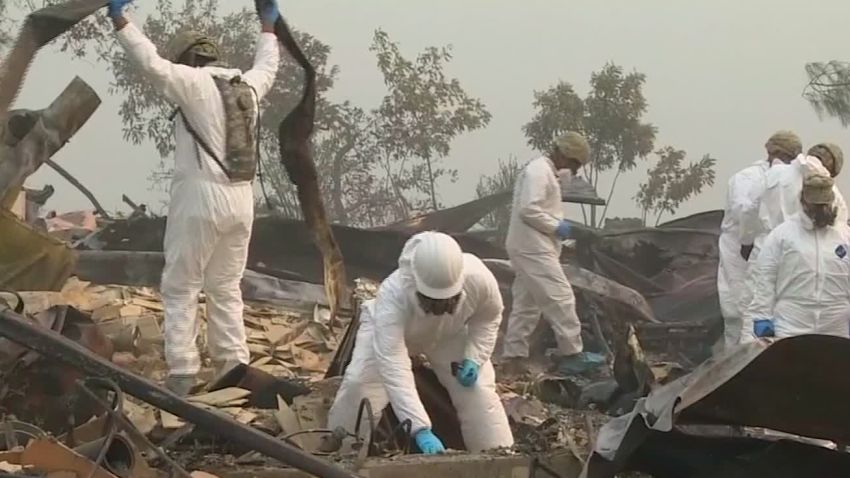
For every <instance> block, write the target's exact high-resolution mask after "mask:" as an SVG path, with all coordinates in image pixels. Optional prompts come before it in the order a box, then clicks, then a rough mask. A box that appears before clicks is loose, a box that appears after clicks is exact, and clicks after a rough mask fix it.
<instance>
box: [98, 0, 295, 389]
mask: <svg viewBox="0 0 850 478" xmlns="http://www.w3.org/2000/svg"><path fill="white" fill-rule="evenodd" d="M128 3H130V0H112V1H111V2H110V3H109V5H108V7H107V8H108V15H109V16H110V17H111V18H112V20H113V23H114V25H115V29H116V31H117V37H118V42H119V44H120V45H121V46H122V47H123V49H124V51H125V52H126V54H127V57H128V58H129V60H130V61H131V63H132V64H133V65H134V66H135V67H136V68H138V69H139V71H140V72H141V73H142V74H143V75H144V77H145V79H146V80H147V81H148V82H149V84H150V85H151V86H152V87H154V88H156V89H157V90H159V92H160V93H161V94H162V95H163V96H164V97H165V98H166V99H168V101H170V102H172V103H174V104H175V105H176V106H177V108H179V112H180V113H181V114H180V116H179V117H177V121H176V125H175V134H176V154H175V164H174V178H173V180H172V183H171V201H170V204H169V209H168V223H167V226H166V231H165V243H164V249H165V269H164V271H163V275H162V284H161V292H162V301H163V304H164V306H165V326H164V329H165V330H164V335H165V355H166V362H167V364H168V374H169V375H168V378H167V380H166V386H167V387H168V388H170V389H171V390H172V391H173V392H175V393H177V394H180V395H185V394H187V393H188V392H189V391H190V389H191V387H192V386H193V384H194V381H195V375H196V374H197V373H198V371H199V370H200V367H201V361H200V356H199V354H198V350H197V347H196V344H195V339H196V337H197V334H198V325H199V324H198V321H197V308H198V296H199V293H200V292H201V290H203V291H204V293H205V294H206V304H207V313H208V322H207V325H208V330H207V338H208V340H207V343H208V345H209V349H210V355H211V356H212V358H213V362H214V364H215V365H216V368H217V369H218V371H219V373H224V372H226V371H227V370H229V369H230V368H232V367H234V366H236V365H238V364H239V363H248V361H249V358H250V357H249V351H248V346H247V342H246V336H245V328H244V322H243V317H242V312H243V303H242V294H241V291H240V287H239V284H240V281H241V278H242V274H243V273H244V270H245V265H246V261H247V255H248V242H249V239H250V237H251V227H252V223H253V218H254V193H253V183H252V179H253V171H251V173H252V175H251V176H250V177H248V178H245V179H246V180H234V179H233V178H234V176H233V175H231V174H230V172H231V171H228V170H226V167H225V166H224V165H223V161H227V160H228V159H230V158H229V157H224V155H225V153H227V154H228V155H229V153H230V150H229V148H227V146H229V145H227V144H226V141H230V138H231V136H230V135H231V131H230V130H228V128H226V120H227V118H226V108H227V107H228V104H227V103H226V101H225V99H226V97H225V96H224V91H225V90H223V89H222V87H221V86H219V85H220V84H221V82H224V83H229V84H231V85H235V84H236V82H237V81H239V82H241V83H244V84H245V85H246V91H247V89H248V88H250V89H252V90H253V93H250V94H249V96H247V97H248V98H250V99H249V100H245V97H244V96H243V97H242V98H239V100H240V102H241V103H240V104H239V107H240V108H242V109H244V110H246V111H251V112H252V113H256V114H257V115H258V111H259V101H260V99H262V97H263V96H264V95H265V94H266V93H267V92H268V91H269V90H270V89H271V87H272V85H273V83H274V79H275V76H276V75H277V71H278V67H279V64H280V48H279V46H278V41H277V38H276V37H275V35H274V23H275V22H276V21H277V19H278V17H279V13H278V7H277V3H276V2H271V3H269V4H268V6H267V7H266V8H265V10H264V11H263V12H260V16H261V27H262V33H261V34H260V37H259V40H258V43H257V49H256V54H255V59H254V66H253V68H252V69H251V70H250V71H246V72H244V73H243V72H242V71H239V70H237V69H230V68H224V67H220V66H217V64H216V62H217V61H218V60H219V59H220V58H219V56H220V55H219V50H218V47H217V46H216V45H215V44H214V42H213V41H212V40H211V39H210V38H209V37H206V36H205V35H202V34H200V33H197V32H191V31H183V32H181V33H178V34H177V35H176V36H175V38H174V39H173V40H172V41H171V43H170V44H169V45H168V47H167V48H166V50H167V55H166V56H167V58H162V57H160V55H159V54H158V53H157V49H156V47H155V46H154V44H153V43H152V42H151V41H150V40H149V39H148V38H146V37H145V35H144V34H143V33H142V32H141V30H139V29H138V28H137V27H136V26H135V25H134V24H132V23H131V22H130V21H129V20H128V19H127V18H126V17H125V15H124V13H123V10H124V8H125V7H126V5H127V4H128ZM256 118H257V116H254V117H253V118H252V119H253V121H251V126H250V127H251V128H256V127H257V123H256V121H257V119H256ZM247 121H249V120H246V122H247ZM249 159H255V158H249Z"/></svg>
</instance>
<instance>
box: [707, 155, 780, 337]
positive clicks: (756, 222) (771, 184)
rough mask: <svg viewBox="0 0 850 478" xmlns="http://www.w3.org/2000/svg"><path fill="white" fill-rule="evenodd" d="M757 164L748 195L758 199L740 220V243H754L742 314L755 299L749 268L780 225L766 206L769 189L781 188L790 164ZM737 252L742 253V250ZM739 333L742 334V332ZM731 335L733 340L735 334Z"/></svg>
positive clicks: (740, 297)
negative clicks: (780, 182)
mask: <svg viewBox="0 0 850 478" xmlns="http://www.w3.org/2000/svg"><path fill="white" fill-rule="evenodd" d="M755 166H757V167H758V169H757V170H756V171H753V173H754V176H753V178H754V181H753V182H752V188H751V189H750V191H749V197H751V198H755V200H753V201H749V202H747V203H746V206H745V207H744V208H743V210H742V212H741V219H740V223H739V224H738V227H739V230H740V233H739V234H740V238H741V244H745V245H752V246H753V249H752V252H751V253H750V258H749V261H748V262H747V270H746V274H745V279H744V283H743V287H741V289H740V292H739V295H738V310H739V311H740V313H743V311H744V310H746V309H747V306H749V304H750V302H751V301H752V299H753V287H754V285H753V282H752V274H751V273H750V269H752V268H753V267H754V266H753V264H755V262H756V260H757V259H758V255H759V251H760V250H761V245H762V243H763V242H764V240H765V238H767V235H768V234H770V231H772V230H773V229H774V228H775V227H776V226H778V225H779V224H781V223H779V224H777V223H775V222H774V220H773V219H772V216H771V213H770V212H769V211H771V209H769V208H768V207H766V206H765V201H768V200H770V199H768V198H769V197H770V194H771V193H770V192H769V191H772V190H774V191H775V190H777V188H779V181H780V179H781V178H782V176H783V171H784V169H786V168H788V167H789V166H788V165H787V164H786V163H784V162H782V161H781V160H779V159H773V160H771V162H770V163H768V162H767V161H761V162H757V163H756V164H755ZM738 254H739V255H740V250H739V252H738ZM718 291H719V287H718ZM736 335H738V336H740V334H736ZM732 338H733V339H734V337H732Z"/></svg>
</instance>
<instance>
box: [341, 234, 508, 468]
mask: <svg viewBox="0 0 850 478" xmlns="http://www.w3.org/2000/svg"><path fill="white" fill-rule="evenodd" d="M502 309H503V305H502V297H501V295H500V293H499V286H498V283H497V282H496V278H495V277H494V276H493V274H492V273H491V272H490V270H489V269H487V267H486V266H485V265H484V263H483V262H481V260H480V259H478V258H477V257H475V256H473V255H471V254H464V253H463V252H462V251H461V249H460V246H458V244H457V242H455V240H454V239H452V238H451V237H449V236H447V235H445V234H441V233H436V232H426V233H422V234H418V235H416V236H414V237H412V238H411V239H410V240H409V241H408V242H407V244H406V245H405V247H404V250H403V252H402V254H401V257H400V258H399V268H398V269H397V270H396V271H395V272H393V273H392V274H391V275H390V276H389V277H388V278H387V279H386V280H384V282H383V283H382V284H381V287H380V288H379V289H378V295H377V297H376V298H375V299H374V300H372V301H368V302H366V303H364V305H363V310H362V314H361V324H360V330H359V331H358V333H357V340H356V343H355V346H354V353H353V357H352V359H351V363H350V365H349V366H348V368H347V370H346V372H345V377H344V378H343V381H342V385H341V386H340V389H339V392H338V393H337V396H336V399H335V400H334V404H333V406H332V407H331V410H330V414H329V417H328V426H329V427H330V428H332V429H336V428H337V427H342V428H345V429H346V430H348V431H349V432H353V431H354V429H355V428H356V425H357V423H356V421H357V412H358V408H359V404H360V402H361V401H362V400H363V399H364V398H366V399H368V400H369V402H370V404H371V406H372V410H374V411H375V412H376V413H375V420H378V419H379V418H380V412H381V411H382V410H383V409H384V408H385V407H386V405H387V404H390V405H391V406H392V408H393V411H394V412H395V414H396V416H397V417H398V419H399V420H400V421H402V422H404V421H405V420H410V422H411V429H410V430H411V434H412V436H413V438H414V439H415V441H416V444H417V445H418V446H419V448H420V449H421V450H422V452H423V453H426V454H435V453H442V452H443V451H445V448H444V446H443V443H442V441H440V439H439V438H438V437H437V436H436V435H435V434H434V433H433V432H432V431H431V421H430V419H429V417H428V414H427V413H426V411H425V408H424V406H423V405H422V401H421V400H420V399H419V394H418V393H417V391H416V385H415V383H414V379H413V370H412V362H411V358H410V357H411V356H415V355H419V354H424V355H425V356H427V358H428V360H429V362H430V363H431V367H432V368H433V370H434V372H435V373H436V375H437V378H438V379H439V380H440V383H442V385H443V386H444V387H445V388H446V390H447V391H448V392H449V395H450V397H451V400H452V403H453V404H454V406H455V408H456V409H457V414H458V419H459V420H460V425H461V432H462V433H463V439H464V442H465V444H466V447H467V449H469V450H470V451H473V452H479V451H483V450H488V449H492V448H499V447H510V446H512V445H513V443H514V441H513V435H512V434H511V430H510V427H509V426H508V418H507V415H506V414H505V409H504V407H503V406H502V403H501V401H500V399H499V396H498V394H497V393H496V380H495V373H494V371H493V365H492V363H491V362H490V357H491V355H492V353H493V348H494V346H495V343H496V336H497V334H498V331H499V325H500V324H501V322H502ZM452 362H458V363H459V364H460V367H458V370H457V371H456V372H455V373H453V372H452V365H451V364H452ZM362 420H367V418H366V417H365V416H364V417H362ZM361 425H363V426H368V425H369V424H368V423H366V424H361ZM372 425H373V426H374V425H375V424H372Z"/></svg>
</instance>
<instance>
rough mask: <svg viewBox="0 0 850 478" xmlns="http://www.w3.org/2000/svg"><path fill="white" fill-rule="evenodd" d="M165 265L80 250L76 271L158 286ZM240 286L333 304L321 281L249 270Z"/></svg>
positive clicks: (253, 295) (83, 276)
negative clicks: (312, 282)
mask: <svg viewBox="0 0 850 478" xmlns="http://www.w3.org/2000/svg"><path fill="white" fill-rule="evenodd" d="M0 243H2V240H0ZM164 265H165V256H164V254H163V253H161V252H142V251H79V260H78V261H77V264H76V268H75V269H74V274H75V275H76V276H77V277H78V278H79V279H80V280H84V281H89V282H93V283H95V284H120V285H128V286H138V287H144V286H147V287H157V286H159V282H160V278H161V277H162V268H163V266H164ZM60 285H61V284H60ZM240 287H241V289H242V296H243V297H244V298H245V299H248V300H256V301H263V302H270V303H286V304H292V303H293V302H300V303H305V304H319V305H323V306H325V307H329V304H328V301H327V297H326V296H325V291H324V287H322V286H321V285H318V284H310V283H308V282H304V281H300V280H289V279H283V278H279V277H274V276H270V275H267V274H263V273H260V272H257V271H253V270H246V271H245V274H243V276H242V281H241V283H240ZM26 290H29V289H26ZM345 305H346V306H347V304H345Z"/></svg>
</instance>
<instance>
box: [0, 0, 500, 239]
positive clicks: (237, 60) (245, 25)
mask: <svg viewBox="0 0 850 478" xmlns="http://www.w3.org/2000/svg"><path fill="white" fill-rule="evenodd" d="M62 1H64V0H42V1H36V0H0V8H3V7H4V6H5V5H6V2H12V3H13V4H14V5H16V6H17V7H18V8H19V10H20V12H21V13H22V14H23V13H24V12H29V11H32V10H35V9H37V8H40V7H41V6H44V5H48V4H52V3H59V2H62ZM221 3H222V2H219V1H218V0H183V1H182V2H179V4H177V3H176V2H175V1H173V0H157V2H156V7H155V10H154V12H153V13H152V14H151V15H149V16H148V17H147V19H146V20H145V22H144V24H143V25H141V27H142V29H143V31H144V32H145V34H146V35H147V36H148V37H149V38H150V39H151V40H152V41H153V42H154V43H155V44H156V45H157V47H158V48H159V49H160V51H162V48H163V47H164V45H165V44H166V43H167V41H168V40H169V39H170V38H171V37H172V36H173V34H174V33H175V32H177V31H179V30H180V29H183V28H193V29H196V30H200V31H203V32H205V33H207V34H208V35H210V36H211V37H213V38H214V39H215V40H216V41H217V42H218V44H219V45H220V47H221V49H222V54H223V61H224V63H226V64H228V65H230V66H233V67H236V68H241V69H247V68H249V67H250V64H251V62H252V60H253V51H254V42H255V40H256V37H257V30H258V25H257V20H256V15H255V13H254V12H253V11H252V10H251V9H249V8H243V9H241V10H238V11H235V12H233V13H227V14H222V12H221V11H220V8H219V5H220V4H221ZM246 3H250V2H246ZM0 12H2V10H0ZM0 26H2V24H0ZM3 31H5V30H3V29H2V28H0V33H2V32H3ZM295 35H296V40H297V41H298V42H299V44H300V45H301V48H302V49H303V50H304V52H305V54H306V55H307V57H308V58H309V59H310V61H311V63H312V64H313V65H314V67H315V68H316V70H317V72H318V98H317V100H318V101H317V115H316V121H317V124H316V133H315V135H314V138H313V139H314V159H315V161H316V165H317V170H318V172H319V179H320V181H321V184H320V187H321V190H322V192H323V196H324V197H325V198H327V199H326V201H327V203H328V204H327V207H328V211H329V214H330V216H331V219H332V220H333V221H335V222H339V223H343V224H350V225H362V226H377V225H382V224H386V223H389V222H394V221H398V220H402V219H405V218H407V217H409V216H410V215H412V214H417V213H421V212H425V211H428V210H432V209H436V208H439V207H440V206H441V204H440V202H439V194H438V189H439V184H440V182H441V181H443V180H446V179H448V180H451V181H454V180H455V179H456V177H457V172H456V170H454V169H452V168H448V167H446V166H444V165H443V160H444V158H445V157H446V156H447V155H448V154H449V152H450V148H451V142H452V141H453V140H454V139H455V138H456V137H457V136H459V135H461V134H463V133H465V132H468V131H473V130H476V129H479V128H482V127H484V126H486V125H487V124H488V122H489V121H490V114H489V112H487V110H486V108H485V107H484V105H483V104H482V103H481V102H480V101H479V100H477V99H475V98H472V97H470V96H469V95H468V94H467V93H466V92H465V91H464V89H463V88H462V86H461V85H460V82H459V81H458V80H457V79H453V78H449V77H447V76H446V75H445V73H444V69H445V65H446V64H447V63H448V62H450V61H451V59H452V55H451V48H450V47H444V48H434V47H431V48H427V49H425V50H424V51H423V52H422V53H420V54H419V55H418V56H417V57H416V58H415V59H413V60H409V59H407V58H405V57H404V56H403V55H402V53H401V51H400V49H399V46H398V44H396V43H394V42H392V41H391V40H390V38H389V36H388V35H387V34H386V33H385V32H383V31H380V30H379V31H377V32H376V33H375V37H374V41H373V44H372V47H371V50H372V51H373V52H374V53H375V56H376V59H377V66H378V68H379V70H380V71H381V73H382V74H383V77H384V82H385V84H386V86H387V95H386V96H385V98H384V99H383V101H382V102H381V103H380V104H379V105H378V106H377V107H374V108H372V109H364V108H361V107H358V106H355V105H353V104H351V103H350V102H342V103H334V102H332V101H330V100H329V99H328V92H329V91H330V90H331V89H332V88H333V85H334V81H335V80H336V78H337V76H338V74H339V70H338V68H337V67H336V66H332V65H329V64H328V56H329V54H330V48H329V47H328V46H327V45H325V44H323V43H322V42H321V41H319V40H318V39H316V38H314V37H312V36H311V35H309V34H307V33H304V32H295ZM2 39H3V37H2V36H0V41H2ZM59 42H61V43H59V45H58V46H59V47H60V48H61V49H62V50H63V51H69V52H71V53H72V54H73V55H74V56H77V57H83V56H88V57H94V58H96V59H97V60H100V61H102V62H104V63H105V64H106V65H107V67H108V68H109V70H110V71H111V72H112V73H113V74H114V77H115V81H114V82H113V83H112V86H111V89H110V90H111V91H110V92H111V93H113V94H116V95H119V96H120V97H121V98H122V102H121V107H120V110H119V113H120V115H121V120H122V122H123V126H124V136H125V139H126V140H127V141H129V142H130V143H132V144H141V143H148V142H150V143H152V144H154V145H155V146H156V148H157V151H158V153H159V155H160V157H161V162H160V165H159V167H158V168H157V169H156V170H155V171H154V172H153V173H152V174H151V181H152V183H153V184H154V185H155V186H158V187H162V186H163V185H164V184H165V182H166V181H167V180H168V179H169V178H170V176H171V169H172V168H171V159H170V156H171V154H172V153H173V151H174V137H173V134H172V122H171V116H172V113H173V112H174V105H171V104H169V103H168V102H167V101H166V100H165V99H164V98H163V97H162V96H161V95H160V94H159V93H158V92H157V91H156V90H155V89H154V88H152V87H151V85H150V84H149V83H148V82H146V81H145V80H144V79H143V78H142V76H141V75H140V74H139V72H138V70H137V69H136V68H135V67H134V66H133V65H131V64H130V63H129V62H128V61H127V58H126V56H125V55H124V54H123V51H121V50H120V48H117V46H116V44H115V40H114V38H113V35H112V26H111V23H110V22H109V20H108V19H106V17H105V15H97V16H96V17H94V18H92V19H89V20H87V21H86V22H84V23H83V24H82V25H80V26H78V27H76V28H75V29H74V30H73V31H71V32H70V33H69V34H68V35H65V36H63V37H62V39H60V40H59ZM0 48H2V45H0ZM282 61H283V64H282V68H281V72H280V74H279V75H278V78H277V81H276V82H275V85H274V88H273V89H272V91H271V92H270V93H269V94H268V95H267V96H266V98H265V99H264V101H263V105H262V110H263V117H262V122H261V125H262V128H261V152H262V166H263V172H264V174H263V176H262V181H261V184H262V186H263V189H264V190H265V191H266V192H267V193H268V196H270V197H269V203H271V205H272V206H273V208H274V210H275V211H276V212H277V213H280V214H283V215H286V216H288V217H298V216H300V208H299V207H298V202H297V196H296V195H295V189H294V187H293V186H292V184H291V183H290V182H289V179H288V177H287V175H286V172H285V171H284V169H283V167H282V165H281V164H280V158H279V151H278V145H277V127H278V125H279V123H280V121H281V120H282V119H283V117H284V115H286V114H287V113H288V112H289V111H290V110H291V109H292V107H293V106H294V105H295V104H296V103H297V101H298V100H299V99H300V95H301V89H302V86H303V77H302V71H301V69H300V68H299V67H298V66H297V65H296V64H295V62H294V61H292V60H291V59H290V58H289V56H288V55H286V54H283V55H282ZM261 203H262V201H261Z"/></svg>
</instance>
